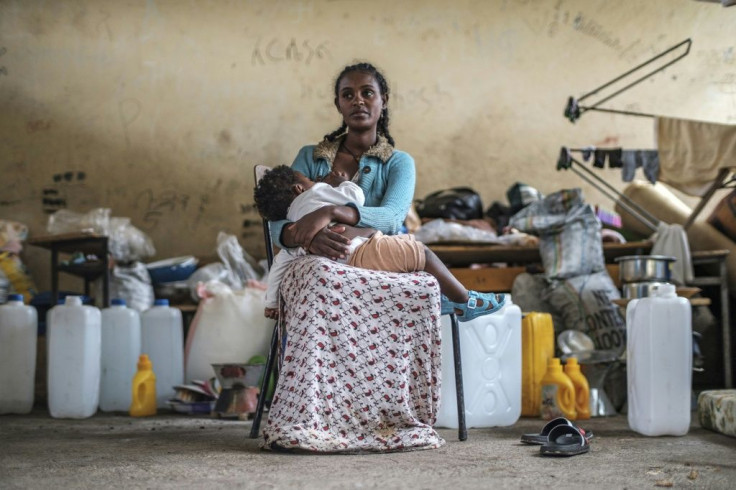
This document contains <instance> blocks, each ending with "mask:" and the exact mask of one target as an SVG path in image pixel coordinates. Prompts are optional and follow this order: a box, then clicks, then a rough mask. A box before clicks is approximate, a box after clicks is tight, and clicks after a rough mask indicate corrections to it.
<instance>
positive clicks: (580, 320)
mask: <svg viewBox="0 0 736 490" xmlns="http://www.w3.org/2000/svg"><path fill="white" fill-rule="evenodd" d="M509 224H510V226H512V227H514V228H517V229H518V230H520V231H522V232H528V233H534V234H536V235H538V236H539V252H540V255H541V260H542V265H543V267H544V274H543V275H537V276H532V275H530V274H521V275H519V276H518V277H517V278H516V280H515V281H514V285H513V289H512V292H511V296H512V297H513V298H514V303H516V304H518V305H519V306H520V307H521V308H522V310H524V311H546V312H550V313H551V314H552V317H553V322H554V324H555V327H556V329H557V330H563V329H564V330H566V329H573V330H579V331H582V332H583V333H585V334H587V335H588V336H589V337H590V338H591V339H592V340H593V342H594V344H595V347H596V349H599V350H613V351H616V352H617V353H618V354H621V353H622V352H623V351H624V349H625V347H626V321H625V319H624V317H623V315H622V314H621V312H620V311H619V308H618V306H617V305H616V304H614V303H613V301H612V300H614V299H620V298H621V294H620V292H619V290H618V288H616V285H615V284H614V282H613V280H612V279H611V277H610V276H609V275H608V272H607V270H606V267H605V261H604V257H603V244H602V240H601V224H600V221H599V220H598V219H597V217H596V215H595V210H594V209H593V207H592V206H591V205H589V204H586V203H585V202H584V201H583V197H582V192H581V190H580V189H577V188H576V189H568V190H561V191H558V192H555V193H554V194H550V195H549V196H547V197H545V198H544V199H542V200H539V201H535V202H533V203H531V204H530V205H528V206H527V207H525V208H523V209H522V210H521V211H519V212H518V213H516V214H515V215H513V216H512V217H511V220H510V223H509ZM558 333H559V331H558Z"/></svg>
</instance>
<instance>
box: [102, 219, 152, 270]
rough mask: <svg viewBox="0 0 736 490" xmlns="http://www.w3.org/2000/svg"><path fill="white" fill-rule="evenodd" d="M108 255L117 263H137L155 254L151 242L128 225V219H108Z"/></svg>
mask: <svg viewBox="0 0 736 490" xmlns="http://www.w3.org/2000/svg"><path fill="white" fill-rule="evenodd" d="M109 247H110V254H112V257H113V258H114V259H115V260H116V261H117V262H138V261H141V260H143V259H146V258H148V257H152V256H153V255H155V254H156V248H155V247H154V246H153V240H151V238H150V237H149V236H148V235H146V234H145V233H143V232H142V231H141V230H139V229H138V228H136V227H135V226H133V225H131V224H130V218H110V241H109Z"/></svg>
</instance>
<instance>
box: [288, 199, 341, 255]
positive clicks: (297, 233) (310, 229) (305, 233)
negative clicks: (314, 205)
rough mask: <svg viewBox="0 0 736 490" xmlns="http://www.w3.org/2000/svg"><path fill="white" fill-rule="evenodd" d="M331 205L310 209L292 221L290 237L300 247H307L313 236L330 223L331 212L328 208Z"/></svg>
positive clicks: (306, 248)
mask: <svg viewBox="0 0 736 490" xmlns="http://www.w3.org/2000/svg"><path fill="white" fill-rule="evenodd" d="M332 207H333V206H324V207H322V208H320V209H317V210H315V211H312V212H311V213H309V214H306V215H304V216H303V217H302V218H301V219H300V220H299V221H297V222H296V223H294V225H293V228H292V237H293V240H294V243H295V244H296V245H297V246H299V247H302V248H304V249H305V250H308V249H309V246H310V245H311V243H312V241H313V240H314V237H315V236H316V235H317V234H318V233H320V232H321V231H322V230H323V229H324V228H326V227H327V225H329V224H330V221H332V212H331V209H330V208H332Z"/></svg>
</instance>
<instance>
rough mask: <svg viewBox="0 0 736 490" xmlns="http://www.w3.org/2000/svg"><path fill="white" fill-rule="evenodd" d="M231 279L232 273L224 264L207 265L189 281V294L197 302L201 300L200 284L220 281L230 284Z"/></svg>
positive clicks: (197, 271) (190, 277)
mask: <svg viewBox="0 0 736 490" xmlns="http://www.w3.org/2000/svg"><path fill="white" fill-rule="evenodd" d="M229 278H230V271H229V270H228V268H227V267H225V264H223V263H222V262H213V263H211V264H207V265H205V266H204V267H200V268H199V269H197V270H196V271H194V273H193V274H192V275H191V276H189V279H187V284H188V285H189V292H190V293H191V295H192V299H193V300H194V301H195V302H197V301H199V300H200V296H199V284H200V283H206V282H209V281H219V282H222V283H224V284H228V281H229Z"/></svg>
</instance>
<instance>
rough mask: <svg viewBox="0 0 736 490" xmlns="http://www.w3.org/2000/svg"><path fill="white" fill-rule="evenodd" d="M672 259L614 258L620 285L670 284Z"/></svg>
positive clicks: (636, 256)
mask: <svg viewBox="0 0 736 490" xmlns="http://www.w3.org/2000/svg"><path fill="white" fill-rule="evenodd" d="M675 260H677V259H675V258H674V257H669V256H666V255H626V256H624V257H616V262H618V265H619V279H620V280H621V283H623V284H626V283H630V282H652V281H655V282H670V278H671V276H672V274H671V271H670V268H671V265H672V262H674V261H675Z"/></svg>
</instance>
